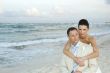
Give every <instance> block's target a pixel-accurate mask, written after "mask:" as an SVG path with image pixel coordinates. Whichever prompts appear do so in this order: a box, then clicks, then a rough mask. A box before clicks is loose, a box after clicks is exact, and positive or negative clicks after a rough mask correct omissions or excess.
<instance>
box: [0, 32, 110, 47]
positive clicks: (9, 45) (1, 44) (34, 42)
mask: <svg viewBox="0 0 110 73" xmlns="http://www.w3.org/2000/svg"><path fill="white" fill-rule="evenodd" d="M106 34H110V31H108V32H101V33H91V35H93V36H101V35H106ZM66 40H67V37H60V38H54V39H39V40H33V41H23V42H12V43H10V42H3V43H0V47H12V46H23V45H32V44H40V43H51V42H60V41H66Z"/></svg>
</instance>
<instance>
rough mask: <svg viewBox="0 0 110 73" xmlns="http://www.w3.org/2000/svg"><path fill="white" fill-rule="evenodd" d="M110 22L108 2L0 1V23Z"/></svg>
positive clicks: (98, 0) (88, 0)
mask: <svg viewBox="0 0 110 73" xmlns="http://www.w3.org/2000/svg"><path fill="white" fill-rule="evenodd" d="M82 18H85V19H88V20H89V21H91V22H109V21H110V0H0V23H17V22H18V23H19V22H24V23H28V22H29V23H41V22H43V23H45V22H46V23H49V22H50V23H53V22H62V23H63V22H64V23H66V22H67V23H68V22H69V23H71V22H77V21H78V20H80V19H82Z"/></svg>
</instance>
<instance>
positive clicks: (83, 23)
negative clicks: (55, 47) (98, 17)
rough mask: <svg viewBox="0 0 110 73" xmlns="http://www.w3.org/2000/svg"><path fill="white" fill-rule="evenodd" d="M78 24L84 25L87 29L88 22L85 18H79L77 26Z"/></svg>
mask: <svg viewBox="0 0 110 73" xmlns="http://www.w3.org/2000/svg"><path fill="white" fill-rule="evenodd" d="M80 25H85V26H87V28H88V29H89V23H88V21H87V20H86V19H81V20H80V21H79V23H78V28H79V26H80Z"/></svg>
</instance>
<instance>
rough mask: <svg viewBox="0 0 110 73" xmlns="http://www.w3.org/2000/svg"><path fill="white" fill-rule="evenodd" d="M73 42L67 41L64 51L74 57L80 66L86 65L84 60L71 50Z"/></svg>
mask: <svg viewBox="0 0 110 73" xmlns="http://www.w3.org/2000/svg"><path fill="white" fill-rule="evenodd" d="M70 47H71V43H70V42H69V41H67V43H66V44H65V46H64V49H63V53H64V54H65V55H66V56H68V57H70V58H71V59H73V60H74V61H75V62H76V63H77V64H79V66H84V61H82V60H80V59H79V58H77V57H75V56H74V54H72V53H71V52H70Z"/></svg>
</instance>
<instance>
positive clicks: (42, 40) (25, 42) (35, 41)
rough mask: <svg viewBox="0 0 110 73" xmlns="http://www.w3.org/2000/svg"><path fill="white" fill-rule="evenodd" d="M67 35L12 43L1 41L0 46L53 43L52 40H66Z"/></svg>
mask: <svg viewBox="0 0 110 73" xmlns="http://www.w3.org/2000/svg"><path fill="white" fill-rule="evenodd" d="M66 39H67V38H66V37H63V38H57V39H41V40H34V41H23V42H12V43H7V42H4V43H0V47H12V46H22V45H31V44H39V43H49V42H50V43H51V42H59V41H66Z"/></svg>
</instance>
